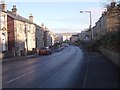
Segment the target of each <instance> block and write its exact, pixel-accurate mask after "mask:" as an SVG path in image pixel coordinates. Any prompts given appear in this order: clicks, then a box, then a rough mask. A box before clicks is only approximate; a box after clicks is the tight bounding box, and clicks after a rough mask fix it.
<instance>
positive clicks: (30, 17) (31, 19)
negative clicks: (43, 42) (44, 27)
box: [29, 14, 33, 23]
mask: <svg viewBox="0 0 120 90" xmlns="http://www.w3.org/2000/svg"><path fill="white" fill-rule="evenodd" d="M29 20H30V21H31V22H32V23H33V16H32V14H30V16H29Z"/></svg>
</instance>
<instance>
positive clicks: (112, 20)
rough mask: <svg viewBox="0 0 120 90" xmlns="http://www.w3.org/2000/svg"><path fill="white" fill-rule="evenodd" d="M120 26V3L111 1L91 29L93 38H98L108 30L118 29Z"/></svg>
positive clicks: (114, 30)
mask: <svg viewBox="0 0 120 90" xmlns="http://www.w3.org/2000/svg"><path fill="white" fill-rule="evenodd" d="M119 26H120V4H116V2H114V1H112V2H111V4H110V5H108V6H107V10H106V11H104V12H103V13H102V16H101V17H100V18H99V20H98V21H97V22H96V24H95V26H94V27H93V28H92V29H93V32H94V33H93V34H94V40H98V39H100V38H101V36H103V35H105V34H106V33H108V32H116V31H118V30H119V29H118V27H119Z"/></svg>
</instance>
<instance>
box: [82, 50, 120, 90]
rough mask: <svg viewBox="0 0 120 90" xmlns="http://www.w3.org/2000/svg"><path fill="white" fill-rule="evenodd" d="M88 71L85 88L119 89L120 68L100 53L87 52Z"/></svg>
mask: <svg viewBox="0 0 120 90" xmlns="http://www.w3.org/2000/svg"><path fill="white" fill-rule="evenodd" d="M83 51H84V53H85V56H86V58H87V59H88V63H87V71H86V76H85V80H84V85H83V88H119V70H120V68H119V67H118V66H116V65H115V64H113V62H112V61H111V60H109V59H108V58H106V57H105V56H104V55H103V54H101V53H98V52H86V51H85V50H83Z"/></svg>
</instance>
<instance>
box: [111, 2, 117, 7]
mask: <svg viewBox="0 0 120 90" xmlns="http://www.w3.org/2000/svg"><path fill="white" fill-rule="evenodd" d="M115 5H116V2H115V1H114V0H112V2H111V7H112V8H114V7H115Z"/></svg>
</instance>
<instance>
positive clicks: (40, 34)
mask: <svg viewBox="0 0 120 90" xmlns="http://www.w3.org/2000/svg"><path fill="white" fill-rule="evenodd" d="M35 26H36V49H40V48H43V47H44V31H43V27H41V26H39V25H37V24H35Z"/></svg>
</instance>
